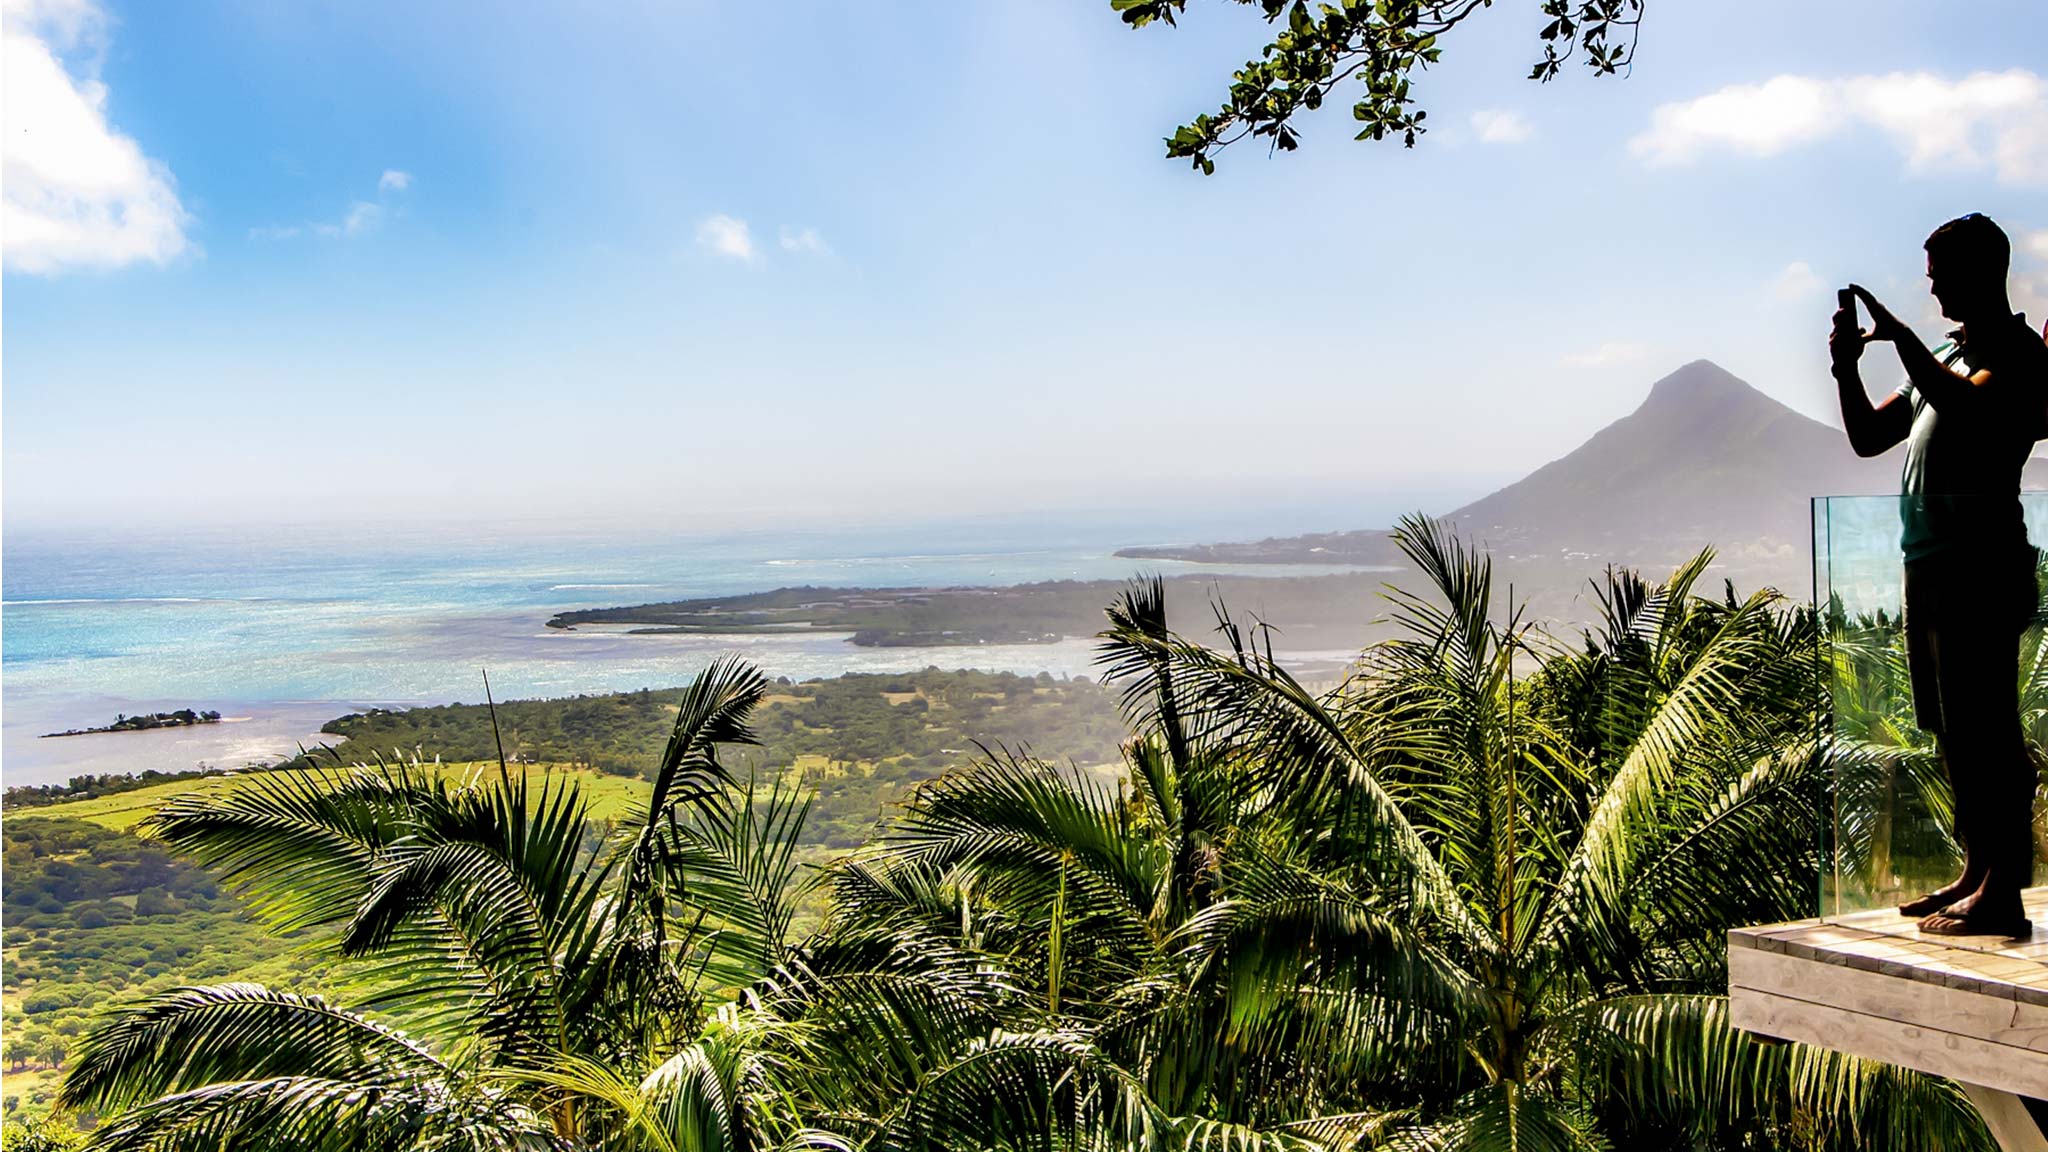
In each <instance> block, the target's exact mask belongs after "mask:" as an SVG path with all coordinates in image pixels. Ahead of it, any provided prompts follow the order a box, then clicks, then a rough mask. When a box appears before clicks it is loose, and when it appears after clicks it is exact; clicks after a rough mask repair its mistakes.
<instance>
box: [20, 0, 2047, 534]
mask: <svg viewBox="0 0 2048 1152" xmlns="http://www.w3.org/2000/svg"><path fill="white" fill-rule="evenodd" d="M1190 7H1191V11H1190V12H1189V13H1188V16H1187V18H1186V19H1185V20H1184V21H1183V24H1182V26H1181V27H1180V28H1178V29H1166V28H1156V29H1146V30H1143V31H1139V32H1133V31H1131V30H1129V29H1127V28H1125V27H1124V26H1123V25H1122V24H1121V23H1120V22H1119V21H1118V20H1117V19H1116V17H1115V16H1114V15H1113V14H1112V13H1111V11H1110V10H1109V7H1108V4H1107V0H1013V2H1011V3H973V4H962V3H957V2H946V0H934V2H932V3H925V4H913V3H901V4H897V3H871V4H859V5H837V6H833V5H822V4H820V5H812V4H796V5H777V6H764V5H757V4H737V3H729V4H721V5H713V4H653V3H648V4H616V5H605V6H589V5H560V6H548V5H542V4H538V3H535V4H522V5H517V6H512V7H509V8H508V7H507V6H504V5H497V4H482V3H477V4H467V3H453V2H448V3H431V4H398V3H348V4H341V3H332V4H328V3H309V4H290V5H284V4H273V3H269V2H267V0H242V2H217V3H206V2H197V0H195V2H192V3H178V4H163V3H154V2H142V3H126V2H118V0H108V2H105V3H103V4H100V5H92V4H88V3H86V2H85V0H6V7H5V14H6V21H7V52H8V61H7V62H8V70H9V73H10V77H9V80H8V89H9V90H8V93H7V95H8V118H9V127H10V132H9V134H8V153H7V158H6V165H7V170H6V181H5V183H6V190H5V196H6V200H7V211H8V216H7V229H6V234H5V236H4V240H5V243H6V271H5V274H4V342H0V371H4V413H0V415H4V433H0V436H4V455H5V461H4V512H5V516H6V518H7V522H8V524H9V525H10V527H11V528H20V527H35V526H39V525H45V524H54V523H67V524H97V523H108V524H118V523H121V522H123V521H124V520H128V519H132V518H134V517H136V516H148V517H152V518H155V517H164V516H169V517H178V518H189V519H191V520H195V521H224V522H236V521H246V522H264V521H268V520H284V519H289V520H294V521H307V520H311V521H314V522H320V521H323V520H333V521H336V522H345V521H355V522H362V521H377V520H396V519H412V520H428V521H431V520H433V519H436V518H445V517H452V516H477V515H484V516H488V517H490V518H496V519H504V518H520V517H530V518H533V519H535V520H551V519H562V518H575V517H584V516H600V517H625V516H631V517H644V518H646V519H647V520H649V521H650V522H652V521H659V522H662V523H676V524H687V525H693V526H700V527H710V528H716V527H720V526H726V525H734V524H745V523H765V522H774V523H831V522H844V521H856V522H858V521H877V520H898V521H903V520H919V519H944V518H950V517H958V516H965V515H980V516H989V515H1017V516H1037V515H1062V514H1069V513H1072V512H1075V511H1076V510H1098V511H1099V510H1104V509H1126V510H1143V509H1148V508H1162V507H1168V506H1171V505H1175V504H1182V505H1185V504H1199V505H1203V506H1216V505H1221V504H1237V505H1242V506H1244V507H1246V508H1251V509H1257V508H1271V509H1273V510H1274V514H1275V517H1276V521H1277V520H1279V519H1284V518H1285V516H1284V514H1285V513H1286V512H1287V510H1288V509H1296V510H1298V509H1300V508H1302V507H1305V506H1314V507H1317V508H1335V509H1340V510H1341V509H1342V508H1344V507H1346V506H1347V505H1348V504H1349V503H1350V502H1353V501H1355V502H1356V505H1357V506H1358V507H1360V508H1361V509H1363V508H1368V507H1370V508H1381V507H1385V506H1386V505H1387V503H1388V501H1389V500H1392V501H1395V502H1396V503H1399V502H1402V501H1409V500H1411V499H1412V501H1413V502H1414V503H1416V504H1419V505H1422V506H1424V507H1428V508H1430V510H1434V511H1442V510H1446V509H1447V508H1448V506H1449V504H1451V503H1456V502H1458V501H1459V499H1460V498H1464V497H1470V496H1475V495H1478V494H1479V493H1481V492H1482V491H1484V490H1485V489H1486V488H1488V487H1489V486H1491V485H1492V484H1493V483H1495V482H1498V481H1500V480H1504V479H1507V478H1511V477H1513V476H1516V475H1519V474H1521V473H1523V472H1526V471H1527V470H1529V469H1530V468H1533V467H1535V466H1537V465H1540V464H1541V463H1543V462H1544V461H1546V460H1549V459H1551V458H1553V457H1555V456H1557V455H1560V454H1562V453H1563V452H1565V451H1567V450H1569V449H1570V448H1571V447H1572V446H1573V445H1575V444H1576V443H1578V442H1579V441H1580V440H1582V439H1584V438H1585V437H1586V436H1587V435H1589V434H1590V433H1591V432H1593V431H1594V430H1595V429H1597V428H1598V427H1600V426H1601V425H1603V424H1605V423H1606V422H1608V421H1610V420H1613V419H1615V418H1617V417H1619V416H1621V415H1623V414H1625V413H1626V412H1627V411H1628V410H1629V409H1631V408H1632V407H1634V405H1635V404H1636V403H1638V402H1639V401H1640V400H1641V398H1642V396H1643V394H1644V393H1645V392H1646V390H1647V388H1648V386H1649V384H1650V382H1651V381H1652V380H1654V379H1655V378H1656V377H1658V376H1660V375H1662V374H1663V373H1665V372H1667V371H1669V370H1670V369H1671V368H1673V367H1676V366H1677V365H1679V364H1681V363H1683V362H1685V361H1687V360H1690V359H1693V358H1696V357H1702V356H1704V357H1709V358H1712V359H1714V360H1716V361H1718V362H1720V363H1721V364H1723V365H1725V366H1726V367H1728V368H1730V369H1731V370H1733V371H1735V372H1736V373H1737V374H1738V375H1741V376H1743V377H1744V378H1746V379H1748V380H1750V381H1751V382H1752V383H1754V384H1756V385H1757V386H1759V387H1761V388H1763V389H1765V390H1766V391H1768V392H1770V393H1771V394H1773V395H1775V396H1777V397H1778V398H1780V399H1782V400H1784V401H1785V402H1786V403H1788V404H1791V405H1793V406H1794V407H1796V408H1799V409H1801V410H1802V411H1806V412H1809V413H1811V414H1814V415H1816V416H1826V415H1827V414H1828V411H1829V408H1830V407H1831V405H1832V396H1831V391H1830V389H1831V385H1830V383H1829V381H1828V379H1827V377H1826V373H1825V351H1824V348H1823V345H1822V339H1823V337H1824V334H1825V330H1826V326H1827V312H1828V309H1829V307H1830V306H1831V297H1832V293H1831V292H1830V291H1829V289H1830V287H1831V286H1832V285H1834V284H1835V283H1837V282H1839V281H1842V280H1846V279H1849V278H1856V279H1859V280H1861V281H1862V282H1864V283H1866V284H1869V285H1871V286H1872V287H1873V288H1875V289H1876V290H1877V291H1878V292H1879V294H1880V295H1881V296H1885V297H1886V298H1888V299H1889V300H1891V301H1892V302H1893V303H1894V306H1895V308H1896V309H1897V310H1898V311H1899V312H1900V313H1901V314H1902V315H1905V316H1907V317H1909V318H1915V319H1919V320H1922V321H1925V320H1927V319H1928V318H1929V312H1928V309H1927V307H1926V303H1925V294H1924V289H1923V287H1922V284H1921V279H1920V271H1921V269H1920V255H1919V240H1920V239H1921V237H1922V236H1924V234H1925V233H1926V232H1927V230H1928V229H1929V228H1930V227H1932V226H1933V225H1934V224H1937V223H1939V222H1940V221H1941V220H1943V219H1945V218H1947V217H1950V216H1953V215H1956V214H1959V213H1961V212H1964V211H1971V210H1980V211H1985V212H1988V213H1990V214H1992V215H1993V216H1995V217H1997V218H1998V219H2000V220H2001V221H2002V222H2003V223H2005V225H2006V226H2007V228H2008V230H2009V231H2010V232H2012V234H2013V236H2014V239H2015V243H2016V245H2017V246H2018V248H2019V253H2018V254H2017V258H2016V270H2015V282H2016V288H2017V289H2018V294H2019V296H2020V297H2021V298H2022V300H2023V302H2025V303H2027V304H2028V306H2029V307H2031V308H2033V309H2034V310H2035V311H2036V313H2037V314H2036V316H2035V320H2036V322H2037V323H2039V321H2040V320H2041V319H2042V317H2041V316H2040V315H2038V311H2039V309H2040V307H2041V305H2040V303H2038V302H2039V301H2041V300H2042V299H2043V298H2048V76H2044V75H2043V72H2044V62H2048V9H2043V8H2042V6H2041V5H2039V4H2038V3H2037V2H2032V0H2009V2H1982V3H1972V4H1967V5H1963V4H1940V5H1935V4H1928V3H1925V2H1924V0H1875V2H1873V0H1859V2H1856V3H1848V2H1802V3H1799V4H1796V5H1788V4H1783V3H1757V2H1748V0H1741V2H1719V0H1717V2H1714V3H1700V2H1691V3H1680V2H1678V0H1656V2H1654V3H1653V4H1652V6H1651V9H1650V16H1649V19H1648V21H1647V22H1646V24H1645V27H1644V31H1643V41H1642V45H1641V49H1640V53H1639V57H1638V59H1639V64H1638V67H1637V68H1636V69H1635V71H1634V74H1633V75H1632V76H1630V77H1628V78H1626V79H1605V80H1596V79H1592V78H1590V77H1586V76H1582V75H1577V74H1568V75H1567V77H1566V78H1564V79H1563V80H1560V81H1558V82H1555V83H1552V84H1549V85H1538V84H1534V83H1530V82H1528V81H1526V80H1524V79H1522V77H1523V76H1524V75H1526V73H1527V70H1528V65H1529V64H1530V62H1531V61H1532V60H1533V59H1534V57H1535V55H1536V54H1537V50H1538V49H1537V41H1536V40H1535V35H1534V33H1535V29H1536V28H1537V27H1538V26H1539V25H1540V23H1541V21H1540V19H1539V18H1538V17H1537V16H1536V15H1535V8H1536V4H1535V3H1534V2H1533V0H1505V2H1504V3H1502V4H1499V5H1496V6H1495V8H1494V9H1493V10H1490V11H1488V12H1486V13H1483V14H1482V15H1481V16H1480V17H1478V18H1477V19H1475V20H1473V21H1472V22H1470V23H1469V24H1468V25H1467V26H1465V27H1464V28H1461V29H1460V30H1458V31H1457V32H1456V33H1455V34H1454V35H1453V36H1451V37H1450V38H1449V39H1448V40H1447V42H1446V55H1445V60H1444V63H1443V65H1442V66H1441V67H1439V68H1437V69H1435V70H1433V71H1432V72H1430V73H1429V74H1428V75H1427V76H1426V77H1424V78H1423V79H1422V80H1421V81H1420V92H1421V95H1422V98H1423V100H1424V104H1425V106H1426V107H1427V108H1428V109H1429V111H1430V114H1431V115H1430V122H1431V123H1432V124H1435V125H1438V126H1439V127H1438V130H1437V131H1435V132H1432V133H1431V134H1430V135H1429V136H1427V137H1425V138H1424V140H1423V142H1422V144H1421V145H1420V146H1419V147H1418V148H1417V149H1415V150H1413V151H1403V150H1401V149H1399V148H1397V147H1391V146H1384V145H1382V146H1373V145H1368V144H1354V143H1352V142H1350V140H1349V136H1350V134H1351V130H1350V128H1349V118H1348V115H1347V114H1346V112H1345V106H1344V105H1339V106H1335V107H1332V108H1330V109H1327V110H1325V112H1323V113H1322V114H1320V115H1317V116H1314V117H1312V118H1310V119H1309V120H1308V121H1307V122H1305V124H1304V125H1303V128H1304V135H1305V136H1306V144H1305V146H1304V148H1303V149H1302V151H1300V152H1298V153H1295V154H1293V155H1287V156H1279V157H1268V156H1267V155H1266V154H1265V153H1264V152H1263V151H1262V150H1259V149H1256V148H1255V147H1252V146H1249V145H1245V146H1239V147H1238V148H1235V149H1232V150H1230V151H1229V152H1226V153H1225V154H1224V155H1223V157H1222V161H1221V163H1220V165H1219V170H1218V173H1217V174H1216V175H1215V176H1213V177H1209V178H1206V179H1205V178H1202V177H1199V176H1197V175H1195V174H1193V173H1191V172H1189V171H1188V170H1187V169H1186V168H1185V167H1184V166H1183V165H1181V164H1179V163H1177V162H1169V161H1167V160H1165V159H1163V158H1162V156H1161V149H1160V143H1159V141H1160V138H1161V137H1162V136H1164V135H1165V134H1167V133H1168V132H1170V131H1171V130H1172V129H1173V127H1174V126H1175V125H1176V124H1178V123H1180V122H1181V121H1182V120H1184V119H1186V118H1187V117H1189V116H1191V115H1193V114H1194V113H1196V112H1199V111H1206V110H1209V109H1210V108H1212V107H1213V106H1214V104H1215V103H1217V102H1218V101H1219V99H1220V97H1221V95H1222V91H1223V85H1224V83H1225V82H1226V81H1227V78H1228V75H1229V72H1230V70H1231V68H1232V67H1233V66H1235V65H1236V64H1238V63H1240V62H1241V61H1242V60H1243V59H1244V58H1245V57H1246V56H1247V55H1248V54H1249V53H1251V52H1252V51H1254V50H1255V49H1256V47H1257V45H1258V44H1260V43H1262V42H1263V41H1262V40H1261V39H1260V36H1261V33H1262V32H1263V26H1262V25H1260V24H1259V23H1258V21H1257V20H1256V19H1255V18H1254V16H1253V14H1252V13H1251V12H1248V11H1243V10H1239V9H1238V6H1236V5H1222V4H1218V3H1214V2H1206V3H1205V2H1202V0H1197V2H1195V3H1193V4H1191V6H1190ZM592 8H602V12H599V13H593V12H592V11H590V9H592ZM37 53H42V54H43V55H41V56H39V55H37ZM45 58H48V59H51V60H55V61H56V62H57V65H56V67H55V68H49V69H43V70H40V71H39V70H38V69H37V68H36V67H33V66H32V65H35V64H36V63H37V62H39V61H41V60H44V59H45ZM23 61H26V62H27V64H26V65H24V64H23V63H22V62H23ZM60 70H61V71H60ZM1347 104H1348V102H1347ZM24 120H27V121H28V123H29V124H30V125H31V126H32V127H33V128H35V129H37V132H36V133H35V136H34V139H35V142H34V143H33V144H23V143H22V142H21V141H22V139H23V138H24V136H23V129H22V124H23V122H24ZM23 149H27V150H26V151H23ZM1923 330H1927V325H1925V324H1923ZM1845 451H1846V449H1845ZM1333 514H1334V513H1333ZM1361 517H1362V519H1361V521H1360V522H1359V523H1355V524H1354V523H1349V522H1342V521H1339V522H1333V523H1329V524H1327V525H1325V526H1326V527H1329V528H1343V527H1357V526H1365V524H1366V523H1370V522H1371V521H1372V520H1373V519H1374V517H1370V516H1365V515H1364V514H1363V513H1361ZM1381 518H1382V519H1383V517H1381Z"/></svg>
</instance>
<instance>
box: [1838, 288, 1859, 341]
mask: <svg viewBox="0 0 2048 1152" xmlns="http://www.w3.org/2000/svg"><path fill="white" fill-rule="evenodd" d="M1835 307H1837V308H1840V309H1841V310H1842V311H1843V312H1844V313H1846V315H1845V316H1844V318H1843V320H1842V327H1843V328H1844V329H1846V330H1849V331H1860V330H1861V329H1862V327H1863V325H1862V324H1860V323H1858V322H1857V320H1856V293H1854V292H1852V291H1850V290H1849V289H1847V288H1840V289H1837V290H1836V291H1835Z"/></svg>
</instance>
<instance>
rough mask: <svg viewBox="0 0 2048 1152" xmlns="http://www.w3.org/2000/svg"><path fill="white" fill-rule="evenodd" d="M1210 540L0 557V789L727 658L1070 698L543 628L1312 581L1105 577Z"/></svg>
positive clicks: (415, 538)
mask: <svg viewBox="0 0 2048 1152" xmlns="http://www.w3.org/2000/svg"><path fill="white" fill-rule="evenodd" d="M1229 527H1234V526H1226V525H1215V526H1209V525H1176V526H1173V528H1172V529H1171V530H1170V531H1169V530H1168V529H1164V528H1162V527H1161V526H1159V525H1157V524H1109V523H1095V524H1071V525H1046V524H1017V523H1002V524H994V523H988V524H968V525H942V526H932V527H921V528H891V529H875V528H863V529H860V530H857V531H856V530H837V531H812V532H789V531H785V532H741V533H728V534H723V535H696V536H690V535H665V536H663V535H653V536H650V535H649V534H645V533H638V532H616V533H612V534H605V533H598V532H587V531H586V532H567V531H555V532H552V533H548V532H538V531H536V532H509V531H503V532H493V533H480V532H468V533H456V532H429V531H416V532H412V533H409V534H399V533H389V532H386V533H375V534H371V533H364V532H357V533H355V534H353V535H350V534H346V533H341V532H338V531H336V530H332V529H320V528H312V527H303V528H269V529H264V530H260V531H258V530H248V531H226V530H215V531H208V532H200V531H186V530H180V529H177V528H175V527H158V528H154V529H152V530H150V531H146V532H136V531H124V532H122V533H121V534H120V538H118V539H114V538H109V537H95V536H91V535H85V534H76V535H70V536H64V537H56V536H32V535H27V534H24V533H19V532H12V531H10V533H9V534H8V536H7V537H6V540H5V555H4V562H0V782H4V783H5V784H6V785H9V786H14V785H24V784H47V783H61V782H63V781H65V780H67V779H69V778H70V777H72V776H75V775H80V774H84V773H99V772H133V771H141V770H143V769H148V768H156V769H160V770H165V771H176V770H183V769H189V768H193V767H197V766H201V765H209V766H213V767H239V766H242V765H244V764H247V763H253V762H262V761H267V760H270V759H274V758H277V757H279V756H283V755H287V754H289V753H291V752H292V751H293V750H295V749H296V748H298V747H299V746H301V745H305V746H309V747H310V746H312V745H314V744H316V743H318V742H319V741H320V740H321V739H322V737H320V736H319V734H318V731H319V728H320V725H321V724H322V723H324V722H325V721H327V720H330V719H332V718H334V717H336V716H339V715H341V714H343V713H346V712H350V711H356V710H360V709H362V708H365V707H370V706H382V707H393V706H403V705H409V704H441V703H449V702H453V701H469V702H475V701H481V700H482V699H483V698H484V681H483V675H484V671H485V670H486V669H487V670H488V672H489V675H490V684H491V689H492V692H493V694H494V695H495V696H496V697H497V698H498V699H501V700H502V699H512V698H520V697H536V696H562V695H572V694H576V693H596V692H611V691H624V690H631V689H638V688H660V687H668V686H672V685H677V684H681V683H685V682H687V681H688V680H689V679H690V677H691V676H693V675H694V674H695V673H696V672H697V671H698V670H699V669H700V668H702V667H703V666H704V665H705V664H706V663H707V662H709V661H710V660H712V659H714V658H716V657H718V656H720V655H725V654H730V653H737V654H740V655H743V656H745V657H747V658H748V659H751V660H753V661H755V662H756V663H758V664H759V665H760V666H761V667H762V668H763V669H764V670H765V671H766V672H767V673H768V674H769V675H771V676H787V677H790V678H792V679H807V678H811V677H819V676H836V675H839V674H842V673H846V672H889V671H907V670H912V669H917V668H923V667H926V666H929V665H936V666H939V667H942V668H966V667H972V668H982V669H989V670H1000V671H1015V672H1029V673H1037V672H1041V671H1047V672H1051V673H1053V674H1055V675H1077V674H1085V673H1088V672H1090V671H1091V663H1092V659H1093V655H1094V645H1093V642H1092V641H1089V640H1085V639H1070V640H1066V641H1062V642H1060V643H1056V644H1032V645H986V646H975V647H971V648H969V647H932V648H862V647H857V646H855V645H853V644H851V643H848V642H847V641H846V639H845V638H844V637H843V636H841V635H835V634H817V635H803V636H795V635H745V636H673V635H671V636H628V635H620V634H615V633H614V634H601V633H594V632H586V631H577V632H564V631H560V630H553V629H548V628H546V627H544V626H543V625H544V622H545V621H546V620H547V619H548V617H549V616H551V615H553V614H554V613H556V612H560V611H563V610H566V609H571V608H587V607H601V606H606V605H617V604H635V603H645V602H650V601H659V600H675V599H686V598H694V597H702V596H716V595H730V594H733V593H738V592H751V591H762V590H766V589H770V588H776V587H783V586H788V585H804V584H811V585H839V586H855V587H886V586H929V585H960V584H987V585H1001V584H1016V583H1025V582H1030V581H1036V580H1051V579H1077V580H1088V579H1103V578H1112V579H1114V578H1127V577H1130V576H1133V575H1137V574H1139V573H1140V572H1141V571H1162V572H1167V573H1176V572H1193V571H1200V572H1214V573H1218V574H1222V573H1226V572H1232V571H1242V572H1253V573H1256V574H1264V575H1282V574H1287V575H1305V574H1313V573H1316V572H1322V571H1336V570H1340V569H1329V568H1315V567H1308V566H1288V567H1285V568H1275V567H1272V566H1262V567H1256V568H1232V567H1228V566H1215V565H1199V566H1198V565H1184V564H1160V563H1156V562H1138V561H1132V560H1126V559H1119V558H1117V557H1115V556H1113V555H1112V553H1113V552H1114V551H1115V550H1116V549H1117V548H1119V547H1122V546H1125V545H1128V544H1132V543H1146V542H1157V541H1162V540H1168V539H1214V538H1219V537H1218V536H1217V535H1211V534H1204V530H1205V529H1206V530H1208V532H1212V533H1220V532H1222V531H1225V530H1227V529H1228V528H1229ZM188 707H189V708H195V709H216V710H218V711H220V712H221V713H222V714H223V716H224V717H225V720H224V722H223V723H220V724H214V725H204V726H199V727H193V728H182V729H164V730H156V731H148V732H121V733H107V734H96V735H86V736H70V737H63V738H56V739H44V738H42V733H46V732H55V731H62V730H65V729H71V728H84V727H94V726H98V725H104V724H108V723H111V722H112V721H113V720H114V718H115V716H116V715H117V714H124V713H125V714H129V715H133V714H137V713H148V712H155V711H165V710H173V709H178V708H188Z"/></svg>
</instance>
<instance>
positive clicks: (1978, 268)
mask: <svg viewBox="0 0 2048 1152" xmlns="http://www.w3.org/2000/svg"><path fill="white" fill-rule="evenodd" d="M2011 263H2012V241H2011V240H2009V239H2007V238H2006V235H2005V230H2004V229H2002V228H2000V227H1999V226H1998V225H1996V224H1993V223H1992V222H1991V217H1989V216H1985V215H1983V214H1982V213H1978V212H1972V213H1970V214H1969V215H1968V216H1958V217H1957V218H1955V219H1954V220H1951V221H1949V222H1948V223H1946V224H1943V225H1942V226H1941V227H1939V228H1936V229H1935V230H1934V234H1933V235H1931V236H1929V237H1928V238H1927V286H1928V289H1929V290H1930V291H1932V292H1933V293H1934V298H1935V300H1937V301H1939V302H1940V304H1941V314H1942V315H1943V316H1946V317H1948V318H1949V319H1951V320H1955V321H1959V322H1961V323H1964V324H1967V323H1969V322H1970V321H1972V320H1984V319H1990V318H1994V317H2003V316H2006V315H2009V314H2010V312H2011V306H2010V305H2008V304H2007V303H2006V297H2005V275H2006V271H2007V269H2008V268H2009V267H2010V265H2011Z"/></svg>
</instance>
